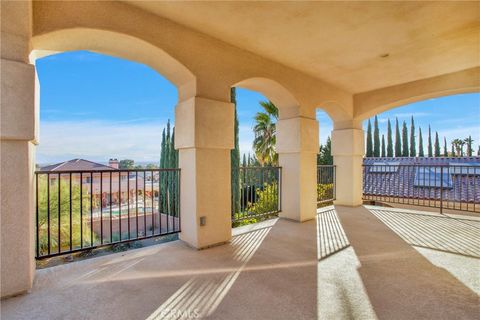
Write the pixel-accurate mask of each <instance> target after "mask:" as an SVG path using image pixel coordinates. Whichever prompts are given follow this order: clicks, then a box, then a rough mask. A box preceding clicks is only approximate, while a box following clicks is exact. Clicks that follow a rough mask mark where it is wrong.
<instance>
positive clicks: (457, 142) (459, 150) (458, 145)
mask: <svg viewBox="0 0 480 320" xmlns="http://www.w3.org/2000/svg"><path fill="white" fill-rule="evenodd" d="M464 145H465V141H463V140H462V139H454V140H453V141H452V146H453V147H454V148H455V153H456V154H457V157H461V156H463V146H464Z"/></svg>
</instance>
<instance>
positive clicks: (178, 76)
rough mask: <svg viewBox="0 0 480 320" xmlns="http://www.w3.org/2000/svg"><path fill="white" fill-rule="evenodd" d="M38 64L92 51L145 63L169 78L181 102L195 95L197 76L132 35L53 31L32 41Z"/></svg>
mask: <svg viewBox="0 0 480 320" xmlns="http://www.w3.org/2000/svg"><path fill="white" fill-rule="evenodd" d="M31 43H32V54H31V55H30V59H31V60H34V59H36V58H39V57H41V56H45V55H49V54H54V53H58V52H64V51H74V50H89V51H93V52H98V53H103V54H108V55H111V56H115V57H119V58H123V59H127V60H131V61H135V62H139V63H143V64H145V65H147V66H149V67H151V68H152V69H154V70H156V71H157V72H158V73H160V74H161V75H162V76H164V77H166V78H167V79H168V80H169V81H170V82H172V83H173V84H174V85H175V86H176V87H177V89H178V92H179V96H180V97H179V98H180V99H182V98H184V97H190V96H193V95H194V94H195V89H196V85H195V83H196V79H195V76H194V75H193V73H192V72H191V71H190V70H189V69H188V68H186V67H185V66H184V65H183V64H181V63H180V62H179V61H178V60H176V59H175V58H173V57H172V56H170V55H169V54H167V53H166V52H165V51H163V50H162V49H160V48H158V47H156V46H154V45H152V44H150V43H148V42H146V41H144V40H141V39H138V38H135V37H133V36H130V35H126V34H122V33H118V32H112V31H106V30H99V29H89V28H71V29H63V30H58V31H52V32H48V33H45V34H41V35H37V36H34V37H32V41H31Z"/></svg>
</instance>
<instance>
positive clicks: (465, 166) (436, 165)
mask: <svg viewBox="0 0 480 320" xmlns="http://www.w3.org/2000/svg"><path fill="white" fill-rule="evenodd" d="M362 166H364V167H444V168H445V167H450V168H478V169H480V165H464V164H460V163H459V164H456V163H455V164H453V165H450V164H423V163H422V164H418V163H412V164H405V163H403V164H380V163H377V164H362Z"/></svg>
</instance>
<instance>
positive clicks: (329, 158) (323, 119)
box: [316, 108, 336, 208]
mask: <svg viewBox="0 0 480 320" xmlns="http://www.w3.org/2000/svg"><path fill="white" fill-rule="evenodd" d="M316 118H317V121H318V123H319V127H320V130H319V148H318V154H317V189H316V190H317V207H319V208H320V207H324V206H328V205H332V204H333V201H334V200H335V195H336V194H335V193H336V189H335V173H336V172H335V169H336V168H335V166H334V164H333V155H332V130H333V121H332V119H331V118H330V116H329V114H328V113H327V112H325V111H324V110H323V109H320V108H319V109H317V112H316Z"/></svg>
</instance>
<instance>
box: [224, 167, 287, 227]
mask: <svg viewBox="0 0 480 320" xmlns="http://www.w3.org/2000/svg"><path fill="white" fill-rule="evenodd" d="M238 170H239V172H238V174H239V180H240V188H239V195H238V197H232V199H235V198H237V199H238V202H237V203H235V202H234V201H235V200H232V223H233V225H234V226H235V225H236V224H238V223H240V222H242V221H243V222H247V221H246V220H250V222H255V221H257V220H263V219H267V218H270V217H272V216H277V215H278V213H279V212H280V211H281V210H282V202H281V198H282V197H281V190H282V168H281V167H240V168H239V169H238Z"/></svg>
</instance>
